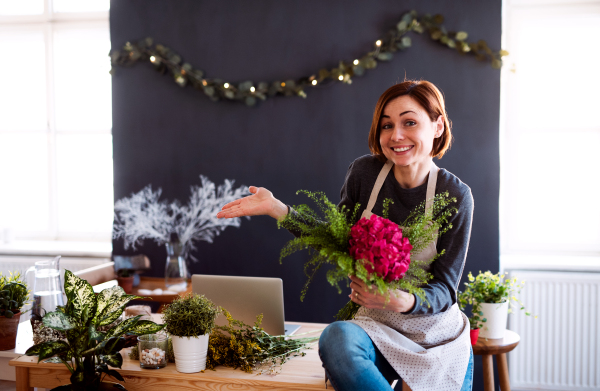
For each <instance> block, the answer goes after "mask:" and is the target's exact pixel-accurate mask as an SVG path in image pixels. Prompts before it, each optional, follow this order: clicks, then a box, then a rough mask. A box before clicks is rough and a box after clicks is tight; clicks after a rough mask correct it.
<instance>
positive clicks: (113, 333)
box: [25, 270, 164, 391]
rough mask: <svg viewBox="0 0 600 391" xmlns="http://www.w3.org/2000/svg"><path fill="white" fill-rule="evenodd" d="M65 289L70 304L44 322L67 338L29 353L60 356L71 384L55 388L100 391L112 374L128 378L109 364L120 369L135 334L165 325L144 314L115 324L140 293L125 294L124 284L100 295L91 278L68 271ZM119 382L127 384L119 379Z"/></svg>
mask: <svg viewBox="0 0 600 391" xmlns="http://www.w3.org/2000/svg"><path fill="white" fill-rule="evenodd" d="M64 288H65V294H66V295H67V304H66V305H65V306H59V307H58V308H57V310H56V311H54V312H49V313H47V314H46V315H44V318H43V322H44V326H46V327H49V328H51V329H54V330H57V331H60V332H62V333H63V334H64V335H65V336H66V341H63V340H60V341H50V342H43V343H40V344H37V345H34V346H32V347H31V348H29V349H27V352H25V354H26V355H28V356H38V362H40V361H42V360H44V359H47V358H50V357H57V358H58V359H59V360H60V361H61V362H62V363H63V364H65V366H66V367H67V368H68V369H69V371H70V372H71V378H70V380H71V384H68V385H63V386H60V387H57V388H55V389H54V390H73V391H87V390H97V389H99V388H100V387H101V383H102V381H103V379H104V378H105V377H106V376H107V375H108V376H112V377H113V378H115V379H117V380H120V381H124V379H123V377H122V376H121V375H120V374H119V372H117V371H116V370H114V369H109V366H111V367H116V368H121V365H122V364H123V357H122V356H121V353H119V351H120V350H121V349H123V348H124V347H127V346H128V345H129V344H130V343H131V344H134V343H135V337H133V336H136V335H144V334H154V333H156V332H158V331H160V330H162V329H163V327H164V326H163V325H158V324H156V323H154V322H152V321H149V320H140V317H141V315H138V316H136V317H132V318H129V319H127V320H125V321H123V322H121V323H118V324H114V323H115V321H116V320H117V319H118V318H119V317H120V316H121V314H122V313H123V310H124V309H125V306H126V304H127V303H128V302H130V301H131V300H134V299H139V298H141V297H139V296H133V295H127V294H125V292H124V291H123V288H121V287H118V286H115V287H112V288H107V289H104V290H103V291H102V292H100V293H99V294H98V295H96V294H95V293H94V290H93V289H92V286H91V285H90V284H89V283H88V282H87V281H86V280H83V279H81V278H79V277H77V276H76V275H74V274H73V273H71V271H69V270H65V284H64ZM101 330H103V331H101ZM127 336H132V337H131V338H127ZM115 387H116V388H120V389H125V388H124V387H123V386H121V385H120V384H115Z"/></svg>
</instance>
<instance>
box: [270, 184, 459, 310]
mask: <svg viewBox="0 0 600 391" xmlns="http://www.w3.org/2000/svg"><path fill="white" fill-rule="evenodd" d="M298 193H303V194H306V195H307V196H308V197H309V198H310V199H311V200H312V201H313V202H315V203H316V204H317V207H318V211H315V210H313V209H312V208H311V207H309V206H308V205H298V206H294V207H293V209H294V210H295V211H296V213H288V214H287V216H286V217H285V219H283V220H281V221H279V222H278V226H279V227H283V228H287V229H289V230H291V231H292V232H296V233H299V234H300V236H298V237H296V238H294V239H292V240H290V241H289V242H288V243H287V244H286V245H285V246H284V247H283V249H282V250H281V256H280V262H281V260H282V259H283V258H285V257H287V256H289V255H291V254H293V253H295V252H297V251H301V250H305V249H308V250H309V252H310V256H311V257H310V259H309V260H308V262H307V263H306V264H305V265H304V272H305V274H306V275H307V277H308V279H307V281H306V283H305V285H304V287H303V289H302V293H301V296H300V299H301V300H302V299H303V298H304V296H305V295H306V291H307V289H308V286H309V284H310V282H311V281H312V279H313V278H314V276H315V274H316V272H317V271H318V270H319V269H320V268H321V267H323V266H324V265H326V264H329V265H332V266H333V268H330V269H329V270H328V271H327V273H326V277H327V281H328V282H329V283H330V284H331V285H332V286H334V287H336V288H337V290H338V292H339V293H341V292H342V290H341V288H340V286H339V282H340V281H342V280H345V279H347V277H348V275H353V276H357V277H359V278H360V279H362V280H363V281H364V282H365V283H367V284H369V285H374V286H375V287H376V289H377V291H378V292H379V293H381V294H386V295H389V292H390V291H393V290H395V289H401V290H404V291H406V292H409V293H411V294H415V295H417V296H419V297H420V298H421V299H422V300H423V301H425V302H426V298H425V292H424V291H423V289H422V288H421V285H424V284H426V283H427V282H428V281H429V280H430V279H431V277H432V276H431V274H430V273H428V272H427V271H426V267H427V266H428V265H429V264H430V263H431V262H433V261H434V260H436V259H437V258H438V257H440V256H441V255H442V254H444V251H443V250H442V251H441V252H440V253H438V254H436V256H435V257H433V258H432V259H429V260H425V261H418V260H411V263H410V266H409V268H408V271H407V272H406V274H405V277H404V278H402V279H400V280H397V281H392V282H386V281H384V279H383V278H382V277H380V276H377V275H376V274H375V273H373V274H369V273H368V272H367V269H366V268H365V267H364V264H363V262H362V260H356V259H354V258H353V257H352V256H351V255H350V253H349V246H350V242H349V238H350V230H351V229H352V226H353V225H354V224H355V223H356V221H357V220H358V219H357V217H358V210H359V209H360V205H359V204H356V205H355V207H354V210H352V211H349V210H347V209H346V207H345V206H342V207H341V208H338V207H337V205H335V204H334V203H332V202H331V201H329V199H328V198H327V197H326V196H325V194H324V193H322V192H310V191H306V190H300V191H298ZM454 202H456V199H455V198H452V197H449V194H448V193H447V192H446V193H441V194H437V195H436V196H435V198H434V199H433V206H432V208H430V209H426V202H423V203H422V204H420V205H418V206H417V207H416V208H415V209H414V210H413V211H412V212H411V213H410V214H409V216H408V218H407V219H406V221H404V222H403V223H402V224H400V226H401V227H403V231H402V234H403V236H406V237H407V238H408V239H409V241H410V243H411V245H412V246H413V250H412V251H411V253H412V254H417V253H418V252H420V251H422V250H423V249H425V248H426V247H427V246H428V245H429V243H431V242H432V241H433V240H435V239H437V237H438V236H439V235H442V234H443V233H445V232H447V231H448V230H449V229H451V228H452V225H451V224H449V223H448V218H449V217H450V216H451V215H452V213H455V212H456V208H454V207H452V206H451V204H452V203H454ZM391 203H392V202H391V200H385V201H384V208H383V217H384V218H387V217H388V211H389V207H390V204H391ZM356 310H358V306H357V305H356V304H355V303H353V302H350V303H348V304H347V306H346V307H344V308H343V309H342V310H341V311H340V314H338V319H350V318H351V317H352V316H353V315H354V314H355V313H356Z"/></svg>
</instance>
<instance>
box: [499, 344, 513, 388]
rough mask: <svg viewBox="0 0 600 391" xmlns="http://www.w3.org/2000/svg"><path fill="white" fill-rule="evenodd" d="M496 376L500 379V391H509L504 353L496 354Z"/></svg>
mask: <svg viewBox="0 0 600 391" xmlns="http://www.w3.org/2000/svg"><path fill="white" fill-rule="evenodd" d="M496 362H497V363H498V376H499V377H500V379H499V380H500V390H502V391H510V381H509V379H508V365H507V363H506V353H502V354H497V355H496Z"/></svg>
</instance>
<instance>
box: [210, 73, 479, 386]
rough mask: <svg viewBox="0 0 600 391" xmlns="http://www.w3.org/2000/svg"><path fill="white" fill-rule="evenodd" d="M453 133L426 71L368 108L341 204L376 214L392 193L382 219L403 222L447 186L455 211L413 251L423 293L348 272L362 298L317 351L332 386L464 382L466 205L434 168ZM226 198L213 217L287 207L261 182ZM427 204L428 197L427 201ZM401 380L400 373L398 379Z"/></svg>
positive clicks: (454, 183) (468, 359)
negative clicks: (373, 286)
mask: <svg viewBox="0 0 600 391" xmlns="http://www.w3.org/2000/svg"><path fill="white" fill-rule="evenodd" d="M451 141H452V133H451V128H450V121H449V120H448V117H447V115H446V110H445V104H444V98H443V96H442V94H441V93H440V91H439V90H438V89H437V88H436V87H435V86H434V85H433V84H432V83H430V82H427V81H410V80H409V81H404V82H402V83H399V84H397V85H394V86H392V87H390V88H389V89H388V90H386V91H385V92H384V93H383V94H382V95H381V97H380V98H379V101H378V102H377V106H376V108H375V112H374V114H373V121H372V123H371V130H370V132H369V148H370V150H371V153H372V155H367V156H363V157H360V158H358V159H356V160H355V161H354V162H353V163H352V164H351V165H350V167H349V169H348V172H347V174H346V180H345V183H344V186H343V187H342V191H341V196H342V199H341V201H340V204H339V205H340V206H341V205H345V206H346V207H347V208H349V209H350V210H353V209H354V206H355V205H356V204H357V203H358V204H360V209H359V213H360V216H361V217H366V218H368V217H370V216H371V214H377V215H381V213H382V210H383V201H384V200H385V199H388V198H389V199H392V200H393V202H394V203H393V204H392V205H391V207H390V209H389V216H388V217H389V219H390V220H392V221H394V222H396V223H398V224H400V223H401V222H403V221H405V219H406V218H407V216H408V214H409V213H410V212H411V210H413V209H414V208H415V207H416V206H417V205H419V204H420V203H422V202H423V201H425V200H431V199H432V198H433V197H434V196H435V194H439V193H443V192H446V191H447V192H449V194H450V196H451V197H455V198H456V199H457V203H456V204H455V206H456V207H457V209H458V212H457V213H455V214H453V215H452V217H451V218H450V219H449V223H450V224H452V228H451V229H450V230H448V231H447V232H446V233H444V234H443V235H442V236H440V238H439V239H438V240H437V243H436V242H432V243H431V245H430V246H429V247H428V248H426V249H425V250H423V251H422V252H421V253H419V254H411V258H412V259H420V260H428V259H431V258H432V257H433V256H434V255H435V254H436V253H437V252H439V251H441V250H442V249H443V250H445V253H444V255H442V256H441V257H440V258H438V259H437V260H436V261H435V262H433V263H432V264H431V265H430V270H429V271H430V272H431V273H432V274H433V279H432V280H431V281H430V282H429V283H428V284H427V285H426V286H424V287H423V288H424V290H425V296H426V298H427V302H422V301H421V300H420V299H419V298H418V297H417V296H415V295H412V294H409V293H407V292H403V291H397V292H395V295H390V299H389V302H388V303H385V297H384V296H382V295H381V294H376V293H374V292H371V290H370V289H369V287H368V286H365V284H364V283H363V282H362V281H361V280H359V279H357V278H354V277H353V278H352V282H351V284H350V287H351V288H352V292H351V293H350V298H351V300H352V301H354V302H355V303H358V304H360V305H361V306H362V308H361V309H360V310H359V312H358V313H357V315H356V317H355V318H354V319H353V320H351V321H346V322H334V323H332V324H331V325H329V326H328V327H327V328H326V329H325V330H324V331H323V333H322V335H321V338H320V341H319V355H320V356H321V360H322V361H323V366H324V367H325V372H326V374H327V377H328V378H329V379H330V381H331V383H332V385H333V386H334V388H335V389H336V390H338V391H342V390H344V391H345V390H362V391H364V390H385V389H389V387H390V383H391V382H392V381H393V380H397V379H402V380H404V381H405V382H406V383H407V384H408V385H409V386H410V387H411V389H412V390H413V391H421V390H423V391H425V390H427V391H432V390H449V391H450V390H452V391H463V390H471V387H472V378H473V353H472V350H471V344H470V338H469V322H468V320H467V318H466V316H465V315H464V314H463V313H462V312H461V311H460V310H459V308H458V305H457V292H456V291H457V289H458V284H459V282H460V278H461V275H462V271H463V268H464V264H465V260H466V255H467V249H468V246H469V238H470V235H471V221H472V215H473V197H472V195H471V190H470V188H469V187H468V186H467V185H465V184H464V183H463V182H461V181H460V179H458V178H457V177H456V176H454V175H453V174H451V173H450V172H448V171H446V170H445V169H439V168H438V167H437V166H436V165H435V164H434V163H433V157H437V158H441V157H442V156H443V155H444V153H445V152H446V151H447V149H448V148H449V147H450V144H451ZM250 192H251V193H252V195H250V196H248V197H245V198H242V199H239V200H236V201H233V202H231V203H229V204H227V205H225V206H224V207H223V209H222V211H221V212H219V213H218V214H217V217H220V218H231V217H239V216H255V215H269V216H271V217H273V218H275V219H283V218H284V217H285V216H286V215H287V213H289V212H290V208H289V207H288V206H287V205H285V204H284V203H282V202H281V201H279V200H278V199H276V198H275V197H274V196H273V194H272V193H271V192H270V191H269V190H267V189H265V188H262V187H261V188H257V187H254V186H251V187H250ZM429 206H430V205H428V207H429ZM399 384H401V381H400V382H399Z"/></svg>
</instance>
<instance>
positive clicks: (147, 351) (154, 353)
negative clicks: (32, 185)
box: [138, 334, 169, 369]
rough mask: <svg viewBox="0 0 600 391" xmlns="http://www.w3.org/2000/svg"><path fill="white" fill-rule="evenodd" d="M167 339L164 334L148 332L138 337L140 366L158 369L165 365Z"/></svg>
mask: <svg viewBox="0 0 600 391" xmlns="http://www.w3.org/2000/svg"><path fill="white" fill-rule="evenodd" d="M168 344H169V341H168V339H167V336H166V335H164V334H148V335H140V336H139V337H138V349H139V352H140V367H142V368H147V369H158V368H164V367H166V366H167V346H168Z"/></svg>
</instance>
